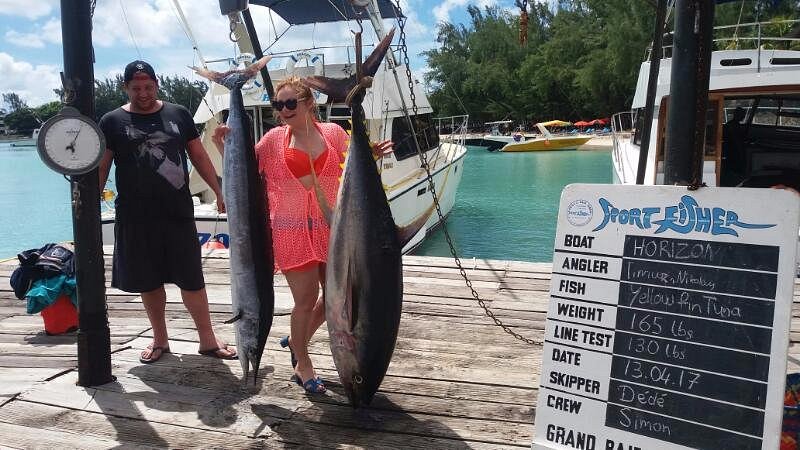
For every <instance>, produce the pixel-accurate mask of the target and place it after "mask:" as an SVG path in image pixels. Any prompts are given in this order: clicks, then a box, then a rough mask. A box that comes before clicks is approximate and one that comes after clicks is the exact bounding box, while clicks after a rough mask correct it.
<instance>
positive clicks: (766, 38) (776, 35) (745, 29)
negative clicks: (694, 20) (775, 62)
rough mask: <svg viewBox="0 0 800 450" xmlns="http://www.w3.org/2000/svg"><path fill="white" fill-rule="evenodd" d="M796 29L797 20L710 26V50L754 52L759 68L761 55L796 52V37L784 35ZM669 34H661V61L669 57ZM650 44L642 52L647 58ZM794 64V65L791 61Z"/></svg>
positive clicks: (799, 39) (799, 44)
mask: <svg viewBox="0 0 800 450" xmlns="http://www.w3.org/2000/svg"><path fill="white" fill-rule="evenodd" d="M798 26H800V19H786V20H773V21H769V22H749V23H740V24H736V25H721V26H716V27H714V38H713V42H714V47H713V50H757V51H758V52H757V67H758V69H759V70H760V69H761V54H762V53H763V52H772V51H773V50H800V37H793V36H787V34H788V33H790V32H791V31H792V30H793V29H796V28H797V27H798ZM673 35H674V33H673V32H667V33H665V34H664V46H663V52H664V53H663V54H664V58H671V57H672V48H673V45H672V42H673ZM651 51H652V45H651V46H649V47H648V48H647V50H646V52H645V60H649V59H650V53H651ZM794 63H795V64H796V62H794Z"/></svg>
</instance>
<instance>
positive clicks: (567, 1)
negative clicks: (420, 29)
mask: <svg viewBox="0 0 800 450" xmlns="http://www.w3.org/2000/svg"><path fill="white" fill-rule="evenodd" d="M515 3H516V6H517V7H516V8H510V9H507V8H501V7H497V6H495V7H485V8H483V9H480V8H478V7H477V6H474V5H471V6H468V7H467V12H468V13H469V17H470V19H469V20H468V21H467V23H460V24H453V23H447V22H444V23H441V24H439V25H438V28H437V38H436V43H437V44H438V45H437V48H434V49H431V50H428V51H426V52H424V55H425V56H426V58H427V63H428V67H429V69H430V70H429V71H428V72H427V73H426V74H425V82H426V84H427V85H428V89H429V92H430V93H429V98H430V100H431V104H432V105H433V107H434V110H435V111H436V113H437V115H439V116H451V115H460V114H466V113H468V114H469V115H470V122H473V123H475V124H476V125H478V126H480V125H482V124H483V123H485V122H490V121H497V120H506V119H510V120H512V121H514V124H513V125H512V127H511V128H512V129H519V128H518V127H519V126H520V125H521V126H523V129H532V126H531V125H532V124H533V123H536V122H543V121H547V120H551V119H560V120H567V121H570V122H575V121H576V120H584V119H587V118H595V117H610V116H611V115H612V114H614V113H617V112H619V111H625V110H629V109H630V106H631V101H632V99H633V95H634V90H635V87H636V80H637V77H638V73H639V68H640V66H641V63H642V62H643V61H644V59H645V56H646V53H645V51H646V49H647V48H648V46H649V45H650V42H651V41H652V38H653V36H652V35H653V27H654V24H653V21H654V17H655V3H656V2H654V1H652V0H559V1H557V2H524V1H520V0H517V1H516V2H515ZM526 3H527V9H525V13H523V12H522V9H521V8H520V7H521V6H524V5H525V4H526ZM554 3H555V6H549V5H553V4H554ZM798 17H800V1H798V0H779V1H775V0H744V1H743V0H738V1H731V2H727V3H722V4H718V5H716V8H715V25H735V24H737V23H740V24H744V23H748V22H770V21H779V20H785V19H796V18H798ZM673 21H674V14H672V15H670V20H669V23H668V26H667V29H668V30H671V29H672V28H673ZM751 28H752V30H748V31H746V32H745V31H744V30H738V29H736V28H731V29H730V31H727V30H726V33H727V34H725V35H722V34H718V35H716V36H715V37H717V38H721V37H723V38H724V37H727V38H733V39H729V40H728V41H726V42H727V43H726V44H725V47H724V48H737V47H738V48H752V46H753V45H754V44H753V42H755V39H749V38H751V37H752V36H750V35H748V34H747V33H751V32H755V28H754V27H751ZM763 32H764V33H770V34H772V35H786V36H788V35H800V27H795V28H794V29H791V28H790V27H787V26H786V25H785V24H778V23H775V24H770V25H767V26H766V27H764V28H763ZM735 33H738V34H735ZM523 42H524V44H523ZM665 45H670V44H669V42H668V41H667V42H665ZM715 45H716V46H715V48H714V49H715V50H720V49H723V48H722V47H720V45H722V44H719V43H717V44H715ZM787 45H788V44H787ZM781 48H783V47H781Z"/></svg>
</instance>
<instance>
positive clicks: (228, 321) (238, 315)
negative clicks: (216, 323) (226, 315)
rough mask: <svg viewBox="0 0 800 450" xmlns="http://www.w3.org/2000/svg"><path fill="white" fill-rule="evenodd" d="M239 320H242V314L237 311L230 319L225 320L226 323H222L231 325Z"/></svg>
mask: <svg viewBox="0 0 800 450" xmlns="http://www.w3.org/2000/svg"><path fill="white" fill-rule="evenodd" d="M241 318H242V312H241V311H239V312H238V313H237V314H236V315H235V316H233V317H231V318H230V319H228V320H226V321H224V322H222V323H228V324H231V323H233V322H236V321H237V320H239V319H241Z"/></svg>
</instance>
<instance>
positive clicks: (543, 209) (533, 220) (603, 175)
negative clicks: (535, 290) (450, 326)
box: [414, 147, 612, 262]
mask: <svg viewBox="0 0 800 450" xmlns="http://www.w3.org/2000/svg"><path fill="white" fill-rule="evenodd" d="M611 174H612V168H611V152H610V151H605V150H600V151H558V152H530V153H498V152H488V151H486V150H484V149H482V148H480V147H469V151H468V154H467V159H466V161H465V162H464V174H463V176H462V179H461V185H460V186H459V188H458V194H457V197H456V204H455V206H454V207H453V210H452V211H451V212H450V217H449V218H448V221H447V230H448V232H449V233H450V236H451V237H452V238H453V240H454V242H455V247H456V251H457V252H458V255H459V257H461V258H473V257H476V258H488V259H505V260H517V261H534V262H537V261H539V262H540V261H552V260H553V239H554V237H555V232H556V220H557V217H556V216H557V213H558V202H559V199H560V197H561V190H562V189H563V188H564V186H566V185H568V184H570V183H611V182H612V179H611V177H612V175H611ZM414 254H416V255H428V256H450V248H449V247H448V245H447V241H446V240H445V238H444V233H443V232H442V231H441V230H437V231H436V232H434V234H432V235H431V236H429V237H428V239H426V240H425V242H423V244H422V245H421V246H420V247H419V248H418V249H417V250H415V252H414Z"/></svg>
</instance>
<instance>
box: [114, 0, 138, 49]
mask: <svg viewBox="0 0 800 450" xmlns="http://www.w3.org/2000/svg"><path fill="white" fill-rule="evenodd" d="M119 7H120V8H121V9H122V18H123V19H125V25H127V27H128V34H130V36H131V41H133V46H134V47H135V48H136V54H138V55H139V59H142V52H141V51H139V44H137V43H136V38H135V37H134V36H133V30H132V29H131V24H130V22H128V13H126V12H125V5H124V4H123V3H122V0H119Z"/></svg>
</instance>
